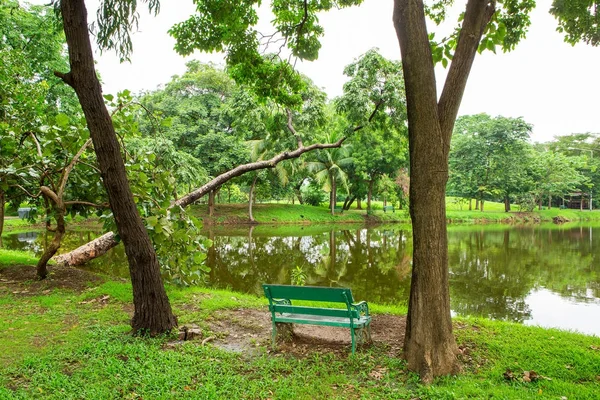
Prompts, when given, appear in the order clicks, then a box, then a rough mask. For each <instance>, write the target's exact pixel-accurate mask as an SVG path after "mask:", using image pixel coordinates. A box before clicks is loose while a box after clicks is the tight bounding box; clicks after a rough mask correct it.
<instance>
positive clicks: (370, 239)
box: [4, 225, 600, 335]
mask: <svg viewBox="0 0 600 400" xmlns="http://www.w3.org/2000/svg"><path fill="white" fill-rule="evenodd" d="M599 229H600V228H596V227H592V226H585V227H584V226H576V227H573V226H571V227H569V226H556V225H550V226H522V227H511V226H481V225H479V226H456V225H453V226H450V227H449V229H448V242H449V243H448V254H449V264H450V291H451V304H452V310H453V312H454V313H455V314H460V315H473V316H482V317H487V318H494V319H503V320H509V321H515V322H524V323H528V324H542V325H544V326H555V327H561V328H566V329H578V330H581V331H584V332H587V333H595V334H598V335H600V319H597V318H595V317H594V316H597V315H600V272H599V269H598V267H597V266H596V264H597V263H596V260H597V257H598V251H599V245H598V240H600V232H598V230H599ZM99 234H100V233H92V232H75V233H70V234H69V235H67V237H66V239H65V246H64V247H63V249H62V251H66V250H67V249H71V248H74V247H77V246H79V245H81V244H83V243H86V242H87V241H89V240H91V239H92V238H94V237H96V236H97V235H99ZM205 234H206V235H207V236H208V237H209V238H210V239H212V240H213V242H214V246H213V247H211V248H210V249H209V251H208V256H207V259H206V263H207V266H208V267H209V268H210V272H209V274H208V276H207V283H208V284H209V285H211V286H214V287H220V288H231V289H234V290H237V291H243V292H250V293H256V294H260V293H262V290H261V284H262V283H265V282H269V283H285V284H290V283H291V282H292V273H293V271H294V270H295V269H297V268H299V269H301V270H302V272H303V275H304V276H305V278H306V282H305V283H306V284H308V285H320V286H347V287H350V288H352V290H353V292H354V293H355V297H356V298H357V299H365V300H368V301H371V302H374V303H381V304H385V303H398V302H405V301H406V299H407V298H408V293H409V287H410V269H411V253H412V233H411V229H410V226H403V225H393V226H380V227H373V228H365V227H362V226H344V227H336V228H332V227H331V226H312V225H311V226H306V227H269V226H257V227H232V226H227V227H215V228H213V229H206V231H205ZM50 238H51V236H50V237H49V236H47V235H44V234H40V235H38V236H37V237H34V235H29V236H27V235H25V236H19V235H8V236H5V237H4V247H8V248H14V249H23V250H29V251H33V252H35V253H37V254H40V253H41V251H42V249H43V246H44V242H45V241H47V240H49V239H50ZM86 268H88V269H91V270H96V271H102V272H104V273H108V274H111V275H118V276H127V275H128V271H127V264H126V260H125V256H124V252H123V248H122V246H119V247H117V248H116V249H114V250H113V251H111V252H109V253H108V254H107V255H105V256H103V257H102V258H101V259H99V260H96V261H94V262H93V263H91V264H90V265H89V266H87V267H86ZM595 321H599V322H595Z"/></svg>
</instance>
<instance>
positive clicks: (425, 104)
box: [393, 0, 494, 383]
mask: <svg viewBox="0 0 600 400" xmlns="http://www.w3.org/2000/svg"><path fill="white" fill-rule="evenodd" d="M487 5H488V1H486V0H469V2H468V4H467V10H466V12H465V15H464V20H463V27H462V29H461V33H460V36H459V39H458V44H457V48H456V51H455V54H454V58H453V60H452V63H451V65H450V68H449V71H448V77H447V79H446V82H445V85H444V89H443V92H442V95H441V96H440V100H439V103H438V100H437V93H436V81H435V72H434V65H433V59H432V54H431V48H430V43H429V38H428V33H427V26H426V22H425V12H424V7H423V2H422V1H420V0H395V1H394V16H393V21H394V26H395V28H396V33H397V35H398V41H399V43H400V50H401V54H402V68H403V72H404V80H405V85H406V99H407V112H408V136H409V153H410V171H411V185H410V189H409V199H410V206H409V210H410V215H411V220H412V228H413V269H412V280H411V289H410V297H409V304H408V316H407V322H406V334H405V341H404V356H405V358H406V360H407V363H408V368H409V369H411V370H413V371H417V372H418V373H419V375H420V376H421V380H422V381H423V382H425V383H429V382H431V381H432V380H433V378H434V377H435V376H438V375H445V374H449V373H454V372H456V371H457V370H458V363H457V359H456V354H457V352H458V348H457V346H456V341H455V340H454V336H453V334H452V320H451V316H450V291H449V286H448V282H449V278H448V275H449V274H448V246H447V245H448V238H447V234H446V206H445V195H446V193H445V189H446V182H447V180H448V154H449V150H450V138H451V135H452V129H453V127H454V122H455V120H456V115H457V114H458V108H459V106H460V101H461V98H462V94H463V93H464V89H465V86H466V82H467V78H468V75H469V72H470V69H471V66H472V63H473V59H474V57H475V53H476V50H477V45H478V44H479V40H480V38H481V35H482V34H483V30H484V28H485V25H486V24H487V22H489V18H491V16H492V14H493V12H494V9H493V6H492V7H491V8H490V9H489V10H488V8H487Z"/></svg>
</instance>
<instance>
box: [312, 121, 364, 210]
mask: <svg viewBox="0 0 600 400" xmlns="http://www.w3.org/2000/svg"><path fill="white" fill-rule="evenodd" d="M340 135H341V132H337V131H330V132H329V133H327V134H325V139H326V140H327V143H334V142H335V141H337V140H338V139H339V138H340ZM350 153H351V152H350V145H342V146H341V147H339V148H335V149H323V150H318V151H317V152H316V153H315V154H314V159H313V161H309V162H308V163H307V167H308V169H309V171H311V172H313V173H315V179H316V180H317V182H320V183H322V184H323V189H324V190H325V191H327V192H329V207H330V209H331V214H332V215H333V214H334V211H335V204H336V196H337V185H338V182H339V183H340V184H342V186H344V188H345V189H346V192H347V191H348V175H347V174H346V172H345V171H344V168H345V167H348V166H350V165H351V164H352V162H353V159H352V157H351V156H350Z"/></svg>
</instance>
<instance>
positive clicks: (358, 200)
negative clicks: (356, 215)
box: [356, 197, 362, 210]
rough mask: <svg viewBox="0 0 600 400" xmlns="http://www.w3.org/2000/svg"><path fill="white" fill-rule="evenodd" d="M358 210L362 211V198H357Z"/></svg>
mask: <svg viewBox="0 0 600 400" xmlns="http://www.w3.org/2000/svg"><path fill="white" fill-rule="evenodd" d="M356 209H357V210H362V204H361V201H360V197H357V198H356Z"/></svg>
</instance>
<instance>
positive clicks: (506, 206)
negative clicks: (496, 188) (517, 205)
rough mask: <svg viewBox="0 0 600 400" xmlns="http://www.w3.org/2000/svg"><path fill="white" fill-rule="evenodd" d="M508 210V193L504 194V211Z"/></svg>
mask: <svg viewBox="0 0 600 400" xmlns="http://www.w3.org/2000/svg"><path fill="white" fill-rule="evenodd" d="M509 211H510V199H509V198H508V195H506V196H504V212H509Z"/></svg>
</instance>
